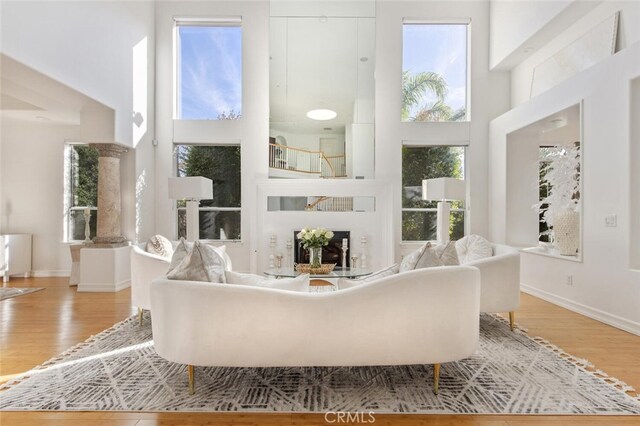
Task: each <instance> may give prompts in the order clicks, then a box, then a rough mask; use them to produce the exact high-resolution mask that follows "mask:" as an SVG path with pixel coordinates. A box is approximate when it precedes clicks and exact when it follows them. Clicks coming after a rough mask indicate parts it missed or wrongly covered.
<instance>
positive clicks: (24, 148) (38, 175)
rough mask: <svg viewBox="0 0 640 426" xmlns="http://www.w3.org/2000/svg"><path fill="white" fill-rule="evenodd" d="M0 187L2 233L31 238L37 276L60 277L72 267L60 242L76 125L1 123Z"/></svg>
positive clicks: (34, 269) (77, 129)
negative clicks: (67, 155) (67, 157)
mask: <svg viewBox="0 0 640 426" xmlns="http://www.w3.org/2000/svg"><path fill="white" fill-rule="evenodd" d="M1 136H2V145H1V146H0V152H1V155H0V157H1V159H2V162H1V163H0V184H1V185H2V199H0V205H1V206H2V216H1V217H2V223H0V232H1V233H5V232H7V233H27V234H33V250H32V268H33V271H34V274H35V275H36V276H59V275H66V274H68V272H69V270H70V269H71V256H70V254H69V248H68V247H67V244H66V243H64V242H63V241H64V235H63V223H64V220H65V213H64V196H63V194H64V145H65V140H78V137H79V136H80V128H79V126H55V125H46V124H34V123H25V124H23V125H15V124H14V125H8V123H6V122H2V130H1Z"/></svg>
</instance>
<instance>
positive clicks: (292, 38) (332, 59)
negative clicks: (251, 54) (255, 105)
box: [269, 0, 375, 179]
mask: <svg viewBox="0 0 640 426" xmlns="http://www.w3.org/2000/svg"><path fill="white" fill-rule="evenodd" d="M269 43H270V52H269V56H270V69H269V71H270V78H269V80H270V81H269V86H270V94H269V108H270V113H269V115H270V117H269V176H270V177H272V178H289V179H291V178H293V179H295V178H352V179H370V178H373V177H374V74H373V73H374V69H375V1H369V0H365V1H356V2H314V1H309V2H286V1H285V2H271V22H270V41H269Z"/></svg>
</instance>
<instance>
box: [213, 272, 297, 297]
mask: <svg viewBox="0 0 640 426" xmlns="http://www.w3.org/2000/svg"><path fill="white" fill-rule="evenodd" d="M225 276H226V281H227V284H236V285H248V286H254V287H266V288H276V289H280V290H288V291H300V292H303V293H308V292H309V274H300V275H298V276H297V277H295V278H279V279H275V278H268V277H263V276H262V275H256V274H243V273H241V272H232V271H225Z"/></svg>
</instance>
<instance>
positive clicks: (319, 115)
mask: <svg viewBox="0 0 640 426" xmlns="http://www.w3.org/2000/svg"><path fill="white" fill-rule="evenodd" d="M337 116H338V114H337V113H336V112H335V111H332V110H330V109H312V110H311V111H309V112H308V113H307V117H309V118H310V119H312V120H319V121H325V120H331V119H332V118H336V117H337Z"/></svg>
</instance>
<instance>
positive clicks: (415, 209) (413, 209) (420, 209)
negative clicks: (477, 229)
mask: <svg viewBox="0 0 640 426" xmlns="http://www.w3.org/2000/svg"><path fill="white" fill-rule="evenodd" d="M404 147H409V148H443V147H446V148H463V150H464V158H463V171H464V181H465V183H466V185H467V188H468V187H469V178H468V174H467V170H468V169H467V165H468V159H467V150H468V148H469V145H468V144H448V143H442V144H416V143H403V144H402V147H401V148H404ZM403 163H404V161H402V155H401V166H400V167H401V170H400V173H401V177H400V187H401V193H400V243H401V244H419V243H426V242H432V243H433V242H436V241H437V240H435V239H434V240H405V239H404V236H403V235H402V227H403V224H404V212H435V213H437V212H438V208H437V207H403V206H402V193H403V192H404V187H403V186H402V168H403V166H404V164H403ZM442 177H445V176H442ZM468 205H469V191H468V190H467V193H466V196H465V200H464V208H463V209H460V208H454V207H451V208H450V212H451V213H454V212H462V214H463V221H464V224H463V226H464V236H466V235H468V233H469V232H468V231H469V229H468V226H469V212H470V209H469V207H468Z"/></svg>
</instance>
